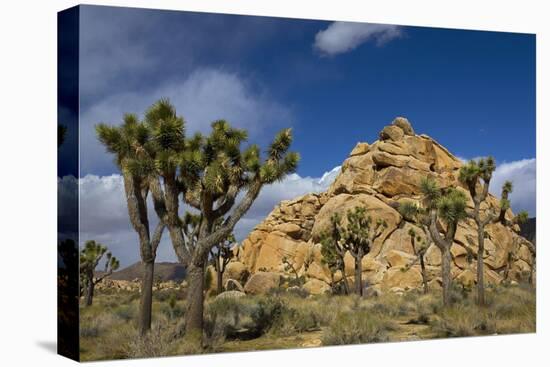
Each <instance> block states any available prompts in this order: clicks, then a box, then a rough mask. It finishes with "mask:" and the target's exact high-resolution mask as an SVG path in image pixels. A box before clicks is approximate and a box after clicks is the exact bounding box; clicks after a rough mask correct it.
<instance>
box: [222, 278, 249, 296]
mask: <svg viewBox="0 0 550 367" xmlns="http://www.w3.org/2000/svg"><path fill="white" fill-rule="evenodd" d="M224 289H225V290H226V291H239V292H243V293H244V287H243V286H242V285H241V283H240V282H238V281H236V280H235V279H227V281H226V282H225V285H224Z"/></svg>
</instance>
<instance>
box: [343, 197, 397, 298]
mask: <svg viewBox="0 0 550 367" xmlns="http://www.w3.org/2000/svg"><path fill="white" fill-rule="evenodd" d="M366 212H367V209H366V208H364V207H355V209H354V210H348V211H347V213H346V219H347V223H346V225H344V223H342V221H339V220H338V217H335V218H334V219H333V221H334V222H335V224H336V228H337V230H338V232H340V238H341V246H342V248H343V249H344V250H345V251H349V253H350V254H351V256H353V259H354V260H355V293H356V294H357V295H359V296H362V295H363V279H362V275H363V268H362V260H363V257H364V256H365V255H367V254H368V253H369V252H370V250H371V248H372V244H373V243H374V241H375V240H376V239H377V238H378V237H380V236H381V235H382V233H383V232H384V230H385V229H386V228H387V224H386V222H385V221H383V220H380V219H379V220H377V221H376V222H375V223H373V221H372V218H371V217H370V216H367V215H366ZM335 215H336V214H335Z"/></svg>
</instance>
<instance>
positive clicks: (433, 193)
mask: <svg viewBox="0 0 550 367" xmlns="http://www.w3.org/2000/svg"><path fill="white" fill-rule="evenodd" d="M420 191H421V192H422V194H423V196H424V202H425V204H426V206H427V207H428V208H433V207H435V206H436V205H437V200H438V199H439V198H440V196H441V190H440V188H439V186H438V185H437V182H436V181H435V180H434V179H433V178H431V177H423V178H422V180H421V181H420Z"/></svg>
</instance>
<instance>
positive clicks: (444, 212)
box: [421, 178, 466, 306]
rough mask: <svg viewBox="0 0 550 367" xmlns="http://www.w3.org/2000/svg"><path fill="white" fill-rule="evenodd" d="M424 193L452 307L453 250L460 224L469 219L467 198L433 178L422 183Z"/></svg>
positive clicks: (447, 300) (445, 298)
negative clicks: (443, 226) (442, 230)
mask: <svg viewBox="0 0 550 367" xmlns="http://www.w3.org/2000/svg"><path fill="white" fill-rule="evenodd" d="M421 190H422V193H423V195H424V199H423V201H424V206H425V208H424V210H425V212H426V214H427V217H428V219H427V221H428V229H429V231H430V236H431V239H432V241H433V242H434V243H435V245H436V246H437V247H438V248H439V250H440V251H441V280H442V283H443V284H442V288H443V304H444V305H445V306H448V305H449V304H450V303H451V297H450V288H451V246H452V245H453V242H454V238H455V235H456V229H457V227H458V223H459V222H460V221H461V220H463V219H464V218H466V195H465V194H464V193H463V192H462V191H459V190H457V189H454V188H450V189H446V190H442V189H441V188H440V187H439V186H438V185H437V183H436V182H435V180H433V179H431V178H425V179H423V180H422V182H421ZM439 221H441V222H443V223H444V224H445V227H446V228H445V233H444V234H442V233H441V232H440V228H438V222H439Z"/></svg>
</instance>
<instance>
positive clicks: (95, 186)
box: [58, 158, 536, 266]
mask: <svg viewBox="0 0 550 367" xmlns="http://www.w3.org/2000/svg"><path fill="white" fill-rule="evenodd" d="M340 169H341V167H340V166H337V167H334V168H333V169H332V170H330V171H327V172H325V173H324V174H323V175H321V177H302V176H300V175H298V174H296V173H294V174H291V175H288V176H287V177H286V178H285V179H284V180H283V181H281V182H278V183H275V184H272V185H268V186H266V187H264V189H263V190H262V191H261V193H260V195H259V197H258V199H257V200H256V201H255V202H254V204H253V205H252V207H251V208H250V210H249V211H248V212H247V214H246V215H245V216H244V217H243V218H242V219H241V221H240V222H239V223H238V224H237V226H236V227H235V231H234V232H235V235H236V237H237V240H238V241H242V240H243V239H244V238H245V237H246V236H247V235H248V233H249V232H250V231H251V230H252V229H253V228H254V227H255V226H256V225H257V224H259V223H260V222H261V221H262V220H263V219H264V218H265V217H266V216H267V215H268V214H269V213H270V212H271V211H272V210H273V209H274V207H275V206H276V205H277V204H278V203H279V202H281V201H282V200H289V199H293V198H296V197H298V196H301V195H304V194H306V193H311V192H322V191H326V190H327V189H328V187H329V186H330V184H331V183H332V182H333V181H334V179H335V178H336V176H337V175H338V174H339V173H340ZM506 180H510V181H512V182H513V184H514V191H513V192H512V194H511V195H510V200H511V204H512V209H513V210H514V212H516V213H517V212H518V211H520V210H527V211H528V212H529V215H530V216H531V217H533V216H535V215H536V159H534V158H532V159H522V160H518V161H514V162H504V163H501V164H499V165H498V166H497V169H496V170H495V172H494V174H493V180H492V181H491V187H490V190H491V193H492V194H494V195H496V196H499V195H500V189H501V186H502V184H503V183H504V181H506ZM76 181H77V180H76V179H75V178H74V177H71V178H68V177H65V178H62V179H59V180H58V183H59V195H60V196H64V195H66V194H67V193H66V192H65V191H68V193H69V194H70V193H74V187H75V185H76ZM79 184H80V214H81V220H80V233H81V237H80V241H81V243H83V242H84V241H86V240H89V239H95V240H97V241H100V242H103V243H104V244H105V245H107V246H108V247H109V248H110V249H111V250H112V252H113V254H114V255H115V256H117V257H118V258H119V259H120V260H121V263H122V265H123V266H128V265H130V264H132V263H134V262H136V261H139V251H138V247H137V246H138V245H137V235H136V233H135V232H134V230H133V229H132V227H131V225H130V223H129V220H128V213H127V208H126V203H125V199H124V188H123V182H122V176H120V175H119V174H113V175H109V176H97V175H86V176H84V177H83V178H81V179H80V180H79ZM149 218H150V221H151V228H154V226H155V225H156V223H157V222H158V220H157V218H156V214H155V213H154V210H153V208H152V204H151V203H150V205H149ZM157 260H158V261H175V256H174V255H173V250H172V246H171V243H170V241H169V238H168V235H167V234H166V233H165V234H164V236H163V239H162V241H161V244H160V246H159V250H158V255H157Z"/></svg>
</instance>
